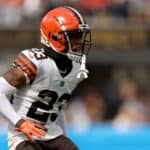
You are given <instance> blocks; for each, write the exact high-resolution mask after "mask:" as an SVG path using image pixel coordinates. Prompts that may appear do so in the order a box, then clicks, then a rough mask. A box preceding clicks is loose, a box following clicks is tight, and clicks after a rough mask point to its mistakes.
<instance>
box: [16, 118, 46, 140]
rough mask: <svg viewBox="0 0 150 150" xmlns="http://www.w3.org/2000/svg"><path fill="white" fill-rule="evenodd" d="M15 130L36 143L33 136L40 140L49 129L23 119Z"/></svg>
mask: <svg viewBox="0 0 150 150" xmlns="http://www.w3.org/2000/svg"><path fill="white" fill-rule="evenodd" d="M15 130H17V131H19V132H22V133H23V134H25V135H26V136H27V137H28V139H29V140H30V141H31V142H34V139H33V136H35V137H38V138H42V137H44V136H45V132H46V131H47V128H45V127H44V126H42V125H41V124H38V123H36V122H34V121H31V120H24V119H21V120H19V121H18V123H17V124H16V128H15Z"/></svg>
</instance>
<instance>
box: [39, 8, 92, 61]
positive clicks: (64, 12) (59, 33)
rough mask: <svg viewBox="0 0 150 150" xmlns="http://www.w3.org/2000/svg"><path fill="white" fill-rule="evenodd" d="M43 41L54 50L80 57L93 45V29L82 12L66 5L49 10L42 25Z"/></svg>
mask: <svg viewBox="0 0 150 150" xmlns="http://www.w3.org/2000/svg"><path fill="white" fill-rule="evenodd" d="M40 32H41V43H42V44H44V45H45V46H47V47H50V48H51V49H52V50H54V51H56V52H58V53H61V54H63V55H67V56H68V57H69V58H70V59H72V60H77V59H80V58H81V56H82V55H83V54H87V52H88V51H89V49H90V47H91V31H90V28H89V25H88V24H87V23H86V22H85V20H84V18H83V17H82V16H81V14H80V13H79V12H78V11H77V10H76V9H74V8H72V7H68V6H64V7H57V8H54V9H53V10H51V11H49V12H48V13H47V14H46V15H45V16H44V17H43V19H42V21H41V25H40Z"/></svg>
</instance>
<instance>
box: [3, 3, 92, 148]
mask: <svg viewBox="0 0 150 150" xmlns="http://www.w3.org/2000/svg"><path fill="white" fill-rule="evenodd" d="M40 32H41V43H42V44H43V48H40V49H37V48H32V49H26V50H22V51H21V52H20V53H19V54H18V57H17V58H16V59H15V61H14V63H13V65H12V67H11V68H10V69H9V70H8V71H7V72H6V73H4V74H3V75H2V76H1V77H0V111H1V112H2V114H3V115H4V116H6V117H7V119H8V120H9V122H10V123H9V129H8V130H9V131H8V146H9V150H77V146H76V145H75V144H74V143H73V142H72V141H71V140H70V139H69V138H68V137H67V136H66V134H65V121H64V114H63V110H64V106H65V104H66V103H67V102H68V100H69V99H70V96H71V93H72V91H73V90H74V89H75V88H76V86H77V85H78V83H80V82H81V81H82V80H84V79H85V78H87V77H88V70H87V69H86V67H85V63H86V54H87V52H88V50H89V48H90V46H91V32H90V28H89V26H88V24H87V23H86V22H85V20H84V18H83V17H82V16H81V14H80V13H79V12H78V11H77V10H76V9H74V8H72V7H68V6H63V7H57V8H54V9H53V10H51V11H49V12H48V13H47V14H46V15H45V16H44V17H43V19H42V21H41V24H40ZM12 96H13V97H12ZM11 98H12V99H11ZM10 99H11V102H12V103H11V102H10Z"/></svg>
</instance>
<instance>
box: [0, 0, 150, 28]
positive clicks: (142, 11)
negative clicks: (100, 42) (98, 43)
mask: <svg viewBox="0 0 150 150" xmlns="http://www.w3.org/2000/svg"><path fill="white" fill-rule="evenodd" d="M60 5H69V6H73V7H75V8H77V9H79V10H80V11H81V12H82V13H83V14H84V15H85V16H87V18H88V19H89V22H90V23H91V24H92V25H93V26H94V27H106V26H109V27H110V26H115V25H117V26H119V25H125V24H129V23H130V24H131V25H132V24H134V25H137V24H138V25H141V24H144V25H149V24H150V19H149V18H150V11H149V6H150V1H149V0H36V1H33V0H0V26H1V27H8V28H15V27H17V26H18V25H21V26H24V25H30V26H31V25H33V24H34V25H36V24H38V22H39V20H40V18H41V16H42V15H43V14H44V13H45V12H46V11H48V10H50V9H52V8H54V7H56V6H60Z"/></svg>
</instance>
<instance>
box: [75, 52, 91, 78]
mask: <svg viewBox="0 0 150 150" xmlns="http://www.w3.org/2000/svg"><path fill="white" fill-rule="evenodd" d="M85 64H86V55H85V54H84V55H83V56H82V58H81V67H80V70H79V72H78V74H77V78H78V79H81V80H83V79H87V78H88V73H89V71H88V70H87V69H86V66H85Z"/></svg>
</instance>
